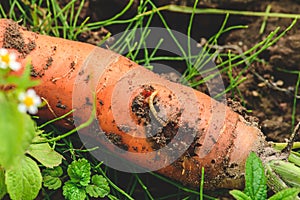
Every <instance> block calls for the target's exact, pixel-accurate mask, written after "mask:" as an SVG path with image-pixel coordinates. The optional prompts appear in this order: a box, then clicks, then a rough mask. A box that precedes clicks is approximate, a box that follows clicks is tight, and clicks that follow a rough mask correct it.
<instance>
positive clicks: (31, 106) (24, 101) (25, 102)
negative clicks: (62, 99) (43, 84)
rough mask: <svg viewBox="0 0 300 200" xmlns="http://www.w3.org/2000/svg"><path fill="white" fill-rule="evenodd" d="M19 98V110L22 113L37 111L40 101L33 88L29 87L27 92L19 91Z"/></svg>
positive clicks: (34, 112)
mask: <svg viewBox="0 0 300 200" xmlns="http://www.w3.org/2000/svg"><path fill="white" fill-rule="evenodd" d="M19 100H20V104H19V106H18V109H19V111H20V112H23V113H25V112H26V111H28V112H29V113H30V114H36V113H37V111H38V108H37V107H38V106H39V105H40V104H41V103H42V102H41V99H40V97H39V96H38V95H37V94H36V93H35V91H34V90H33V89H29V90H27V92H22V93H20V95H19Z"/></svg>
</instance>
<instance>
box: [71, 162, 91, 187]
mask: <svg viewBox="0 0 300 200" xmlns="http://www.w3.org/2000/svg"><path fill="white" fill-rule="evenodd" d="M67 172H68V175H69V176H70V179H71V181H72V182H75V183H80V185H82V186H87V185H88V184H89V183H90V178H91V177H90V176H91V165H90V163H89V162H88V161H87V160H86V159H84V158H82V159H79V160H78V161H73V162H72V163H71V164H70V165H69V166H68V170H67Z"/></svg>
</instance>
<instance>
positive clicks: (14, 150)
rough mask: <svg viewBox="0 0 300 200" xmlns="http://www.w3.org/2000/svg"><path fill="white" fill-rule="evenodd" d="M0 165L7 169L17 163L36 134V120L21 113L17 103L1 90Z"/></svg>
mask: <svg viewBox="0 0 300 200" xmlns="http://www.w3.org/2000/svg"><path fill="white" fill-rule="evenodd" d="M0 105H1V106H0V113H1V117H0V138H1V140H0V165H1V166H3V167H4V168H5V169H9V168H10V167H11V166H14V165H16V163H17V162H19V159H20V158H21V157H22V156H23V155H24V153H25V151H26V149H27V148H28V146H29V145H30V143H31V141H32V139H33V137H34V136H35V124H34V121H33V120H32V119H31V118H30V117H29V115H27V114H25V113H20V112H19V110H18V108H17V106H18V105H17V103H16V102H14V101H9V99H7V97H5V95H4V94H3V93H1V92H0Z"/></svg>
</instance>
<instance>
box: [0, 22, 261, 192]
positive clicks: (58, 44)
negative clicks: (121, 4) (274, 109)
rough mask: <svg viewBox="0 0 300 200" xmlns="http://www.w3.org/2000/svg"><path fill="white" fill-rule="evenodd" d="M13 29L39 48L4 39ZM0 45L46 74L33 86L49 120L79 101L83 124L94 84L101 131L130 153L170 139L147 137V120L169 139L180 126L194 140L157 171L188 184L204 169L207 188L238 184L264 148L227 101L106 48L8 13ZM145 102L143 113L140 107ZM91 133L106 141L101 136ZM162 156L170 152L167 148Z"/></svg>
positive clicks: (38, 74) (69, 122)
mask: <svg viewBox="0 0 300 200" xmlns="http://www.w3.org/2000/svg"><path fill="white" fill-rule="evenodd" d="M9 27H10V28H12V27H13V28H14V27H17V30H18V31H19V32H20V35H21V36H20V37H21V38H19V39H22V40H23V41H24V43H25V45H26V44H29V43H34V44H35V48H33V49H31V50H30V51H29V52H22V50H20V49H18V48H16V47H14V46H13V45H12V44H11V43H9V42H7V41H6V40H5V39H4V38H5V37H6V35H7V34H9V33H7V30H8V28H9ZM0 45H1V46H2V47H5V48H8V47H11V48H9V50H10V51H11V52H14V53H16V54H17V55H18V60H19V61H20V62H21V64H22V66H23V67H24V66H25V65H26V64H27V63H28V62H29V63H30V64H31V65H32V66H33V69H32V76H33V78H35V79H39V80H41V84H40V85H39V86H37V87H35V90H36V92H37V93H38V94H39V95H40V96H41V97H43V98H44V99H46V100H47V102H48V104H49V105H48V106H45V107H43V108H42V109H40V110H39V113H38V115H39V116H40V117H41V118H42V119H44V120H49V119H53V118H55V117H57V116H61V115H63V114H65V113H67V112H69V111H70V110H71V109H73V108H74V107H75V109H76V110H77V111H76V117H77V120H78V121H77V122H78V123H80V122H81V123H83V122H84V121H86V120H87V119H88V118H89V116H90V114H91V108H92V103H93V96H92V93H91V92H90V93H88V92H86V91H89V90H92V91H96V111H97V112H96V113H97V114H96V116H97V117H96V118H97V120H98V123H99V126H100V127H101V133H103V134H105V135H106V136H107V137H111V136H113V137H116V136H117V137H118V138H121V142H122V144H121V145H122V148H124V147H126V148H125V150H126V151H128V152H135V153H140V154H141V153H147V152H155V150H157V149H158V148H160V147H163V146H164V145H166V144H162V143H160V142H158V141H157V140H156V139H155V138H154V137H148V135H147V134H148V133H147V130H146V128H145V124H146V125H147V124H151V123H153V122H154V121H156V123H158V124H159V123H162V122H166V123H167V125H165V126H164V127H163V128H164V130H168V132H164V134H171V135H168V137H169V139H173V137H174V138H176V132H178V131H179V132H180V131H183V133H185V134H182V136H181V137H183V139H184V140H185V139H187V140H192V142H190V144H189V145H190V146H189V147H188V149H187V150H186V151H185V152H184V154H183V155H181V156H180V157H179V158H178V159H176V160H175V161H174V162H172V163H171V164H170V165H168V166H165V167H163V168H162V169H158V170H157V172H159V173H161V174H163V175H165V176H167V177H170V178H172V179H174V180H177V181H179V182H181V183H183V184H186V185H189V186H192V187H198V185H199V181H200V180H201V168H202V167H204V168H205V184H204V187H205V188H207V189H216V188H241V187H242V186H243V181H244V175H243V173H244V168H245V161H246V158H247V156H248V154H249V153H250V152H251V151H255V152H258V153H259V151H260V150H261V149H262V148H263V147H264V146H265V145H266V143H265V140H264V137H263V136H262V133H261V132H260V130H259V129H258V128H257V127H255V126H252V125H249V123H248V122H246V121H245V120H244V118H243V117H242V116H240V115H238V114H237V113H235V112H233V111H232V110H231V109H230V108H229V107H227V106H226V105H223V104H222V103H219V102H217V101H215V100H213V99H212V98H210V97H209V96H207V95H206V94H203V93H201V92H199V91H196V90H193V89H191V88H189V87H186V86H183V85H180V84H176V83H172V82H169V81H167V80H164V79H162V78H160V77H159V76H158V75H157V74H154V73H153V72H151V71H149V70H146V69H145V68H144V67H142V66H139V65H138V64H136V63H134V62H132V61H130V60H129V59H127V58H125V57H123V56H121V55H118V54H116V53H113V52H111V51H109V50H105V49H102V48H99V47H96V46H93V45H90V44H86V43H81V42H75V41H69V40H65V39H60V38H55V37H50V36H44V35H40V34H37V33H33V32H30V31H27V30H25V29H23V28H22V27H19V26H18V25H17V24H16V23H15V22H13V21H10V20H5V19H1V20H0ZM89 70H90V71H89ZM95 74H97V75H95ZM153 92H157V93H156V96H155V98H154V100H155V101H154V102H155V103H156V107H159V110H161V111H163V112H164V114H162V115H159V116H155V117H156V118H155V117H153V115H156V114H157V113H156V114H155V112H152V111H153V109H152V111H151V109H150V107H149V105H148V104H147V103H149V97H150V96H151V94H152V93H153ZM139 103H140V104H143V106H141V105H139ZM152 103H153V102H152ZM135 105H137V108H136V107H135ZM141 108H144V111H145V113H142V114H145V116H146V117H141V115H139V114H137V112H136V111H135V109H141ZM183 108H184V109H183ZM153 113H154V114H153ZM158 113H159V114H161V113H160V112H158ZM151 116H152V118H151ZM159 118H161V121H159V120H158V119H159ZM73 120H74V119H72V117H70V118H67V119H64V120H61V121H60V122H59V123H58V125H59V126H61V127H63V128H66V129H71V128H74V124H73ZM77 125H78V124H77ZM124 127H125V128H124ZM125 129H126V130H125ZM90 136H91V137H92V138H94V140H95V141H98V142H99V143H102V144H104V145H105V142H103V140H101V139H99V138H98V137H97V136H96V135H90ZM149 138H150V139H149ZM178 141H179V140H178ZM108 148H110V147H108ZM111 150H112V149H111ZM175 151H176V149H175ZM119 156H120V157H123V158H125V159H127V160H129V161H132V162H134V163H136V164H138V165H140V166H142V167H144V168H151V167H153V165H157V166H159V165H163V162H165V160H164V159H160V160H158V161H156V160H155V157H156V156H157V154H153V155H151V156H150V157H149V159H147V160H145V159H144V160H143V159H139V157H138V156H133V155H125V156H124V155H122V154H119ZM159 156H161V158H165V159H168V158H169V157H168V155H164V154H163V153H162V154H161V155H159Z"/></svg>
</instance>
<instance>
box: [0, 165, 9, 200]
mask: <svg viewBox="0 0 300 200" xmlns="http://www.w3.org/2000/svg"><path fill="white" fill-rule="evenodd" d="M6 193H7V190H6V185H5V173H4V169H3V168H2V167H0V199H2V198H3V196H4V195H5V194H6Z"/></svg>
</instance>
